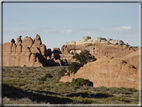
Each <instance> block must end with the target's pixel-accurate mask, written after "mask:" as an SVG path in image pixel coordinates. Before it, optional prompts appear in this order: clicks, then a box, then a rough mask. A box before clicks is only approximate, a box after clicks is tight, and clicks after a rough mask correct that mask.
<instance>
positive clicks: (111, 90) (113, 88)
mask: <svg viewBox="0 0 142 107" xmlns="http://www.w3.org/2000/svg"><path fill="white" fill-rule="evenodd" d="M108 89H109V91H110V92H111V93H112V94H114V93H116V92H117V91H118V88H116V87H110V88H108Z"/></svg>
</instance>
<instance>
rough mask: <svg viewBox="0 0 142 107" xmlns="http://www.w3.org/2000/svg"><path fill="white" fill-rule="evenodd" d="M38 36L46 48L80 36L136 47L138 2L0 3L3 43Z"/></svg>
mask: <svg viewBox="0 0 142 107" xmlns="http://www.w3.org/2000/svg"><path fill="white" fill-rule="evenodd" d="M36 34H39V35H40V37H41V40H42V43H43V44H45V45H46V47H47V49H48V48H51V49H53V48H55V47H58V48H61V47H62V45H64V44H66V42H70V41H77V40H81V39H82V37H83V36H91V38H92V39H93V38H96V37H104V38H112V39H116V40H117V39H119V40H123V41H124V42H125V43H129V44H130V45H132V46H139V3H4V4H3V42H10V40H11V39H12V38H13V39H15V41H16V39H17V37H18V36H19V35H22V39H24V37H25V36H29V37H32V38H35V36H36Z"/></svg>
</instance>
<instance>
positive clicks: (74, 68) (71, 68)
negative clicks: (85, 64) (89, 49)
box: [68, 62, 82, 74]
mask: <svg viewBox="0 0 142 107" xmlns="http://www.w3.org/2000/svg"><path fill="white" fill-rule="evenodd" d="M80 67H82V65H81V64H79V63H77V62H72V63H71V64H70V65H69V67H68V70H69V71H70V72H71V73H73V74H75V73H76V72H77V71H78V70H79V68H80Z"/></svg>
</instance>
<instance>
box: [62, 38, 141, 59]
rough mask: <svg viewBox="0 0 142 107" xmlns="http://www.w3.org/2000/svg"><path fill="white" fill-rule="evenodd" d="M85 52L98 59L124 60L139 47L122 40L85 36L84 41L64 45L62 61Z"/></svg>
mask: <svg viewBox="0 0 142 107" xmlns="http://www.w3.org/2000/svg"><path fill="white" fill-rule="evenodd" d="M83 50H88V51H89V52H90V53H91V54H92V56H94V57H95V58H97V59H98V58H101V57H103V56H108V57H115V58H122V57H124V56H125V55H128V54H130V53H132V52H135V51H137V50H138V47H131V46H128V45H126V44H125V43H124V42H123V41H122V40H112V39H106V38H101V37H97V38H94V39H91V37H89V36H84V37H82V40H79V41H77V42H75V41H71V42H67V43H66V45H63V46H62V48H61V52H62V54H63V55H62V57H61V59H68V57H69V56H71V55H72V54H75V53H80V52H82V51H83ZM70 53H72V54H70ZM72 56H73V55H72Z"/></svg>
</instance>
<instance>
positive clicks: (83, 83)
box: [71, 78, 93, 87]
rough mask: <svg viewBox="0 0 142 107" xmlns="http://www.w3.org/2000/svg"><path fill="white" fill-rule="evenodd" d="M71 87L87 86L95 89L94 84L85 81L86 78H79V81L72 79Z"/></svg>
mask: <svg viewBox="0 0 142 107" xmlns="http://www.w3.org/2000/svg"><path fill="white" fill-rule="evenodd" d="M71 85H75V86H79V87H80V86H83V85H87V86H91V87H93V82H91V81H89V79H84V78H77V79H74V78H73V79H72V82H71Z"/></svg>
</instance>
